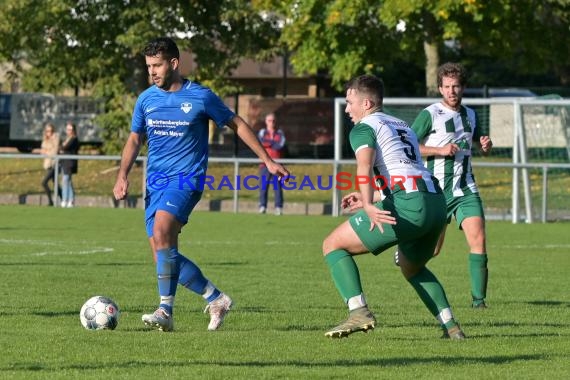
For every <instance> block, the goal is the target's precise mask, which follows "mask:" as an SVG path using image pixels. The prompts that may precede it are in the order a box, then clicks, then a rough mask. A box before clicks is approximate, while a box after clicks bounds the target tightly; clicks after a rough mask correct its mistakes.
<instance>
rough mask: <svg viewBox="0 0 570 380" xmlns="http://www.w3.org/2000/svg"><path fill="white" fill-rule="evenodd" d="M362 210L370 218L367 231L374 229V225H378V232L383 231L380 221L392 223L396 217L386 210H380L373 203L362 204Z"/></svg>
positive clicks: (394, 222)
mask: <svg viewBox="0 0 570 380" xmlns="http://www.w3.org/2000/svg"><path fill="white" fill-rule="evenodd" d="M364 210H365V211H366V214H367V215H368V218H369V219H370V230H369V231H372V230H373V229H374V226H378V229H379V230H380V232H382V233H384V227H382V223H384V224H392V225H394V224H396V218H395V217H393V216H392V213H391V212H390V211H388V210H381V209H379V208H378V207H376V206H374V205H373V204H369V205H366V206H364Z"/></svg>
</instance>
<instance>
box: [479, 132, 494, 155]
mask: <svg viewBox="0 0 570 380" xmlns="http://www.w3.org/2000/svg"><path fill="white" fill-rule="evenodd" d="M479 143H480V144H481V150H482V151H483V153H489V151H490V150H491V148H492V147H493V142H492V141H491V138H490V137H489V136H481V138H479Z"/></svg>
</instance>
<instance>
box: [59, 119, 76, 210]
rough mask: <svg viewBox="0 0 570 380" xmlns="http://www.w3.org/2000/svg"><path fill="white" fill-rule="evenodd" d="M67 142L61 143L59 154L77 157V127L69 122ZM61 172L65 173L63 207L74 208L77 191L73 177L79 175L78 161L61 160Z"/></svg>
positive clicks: (66, 131)
mask: <svg viewBox="0 0 570 380" xmlns="http://www.w3.org/2000/svg"><path fill="white" fill-rule="evenodd" d="M65 134H66V137H65V140H63V142H62V143H61V147H60V150H59V152H60V153H61V154H65V155H75V154H77V153H78V152H79V139H78V138H77V127H76V126H75V124H73V123H71V122H68V123H67V124H66V125H65ZM61 171H62V172H63V176H62V181H61V198H62V199H61V207H73V206H74V205H75V190H74V188H73V181H72V176H73V175H74V174H77V160H74V159H63V160H61Z"/></svg>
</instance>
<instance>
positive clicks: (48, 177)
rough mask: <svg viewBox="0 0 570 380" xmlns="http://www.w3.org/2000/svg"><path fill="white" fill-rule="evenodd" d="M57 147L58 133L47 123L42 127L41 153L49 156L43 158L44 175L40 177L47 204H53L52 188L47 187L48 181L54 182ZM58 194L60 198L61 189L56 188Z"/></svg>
mask: <svg viewBox="0 0 570 380" xmlns="http://www.w3.org/2000/svg"><path fill="white" fill-rule="evenodd" d="M58 149H59V135H58V134H57V133H55V126H54V125H53V124H52V123H47V124H46V126H45V128H44V136H43V139H42V146H41V153H42V154H43V155H46V156H50V157H46V158H44V170H45V175H44V178H43V179H42V187H43V188H44V191H45V192H46V196H47V199H48V206H53V199H52V190H51V189H50V187H49V182H50V181H51V182H53V183H54V184H55V159H54V158H53V156H55V155H57V152H58ZM58 194H59V196H60V198H61V189H58Z"/></svg>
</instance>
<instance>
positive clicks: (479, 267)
mask: <svg viewBox="0 0 570 380" xmlns="http://www.w3.org/2000/svg"><path fill="white" fill-rule="evenodd" d="M469 274H470V275H471V296H472V297H473V306H475V307H476V306H479V305H480V304H482V303H484V302H485V298H486V297H487V281H488V275H489V272H488V270H487V254H486V253H485V254H482V255H481V254H477V253H470V254H469Z"/></svg>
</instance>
